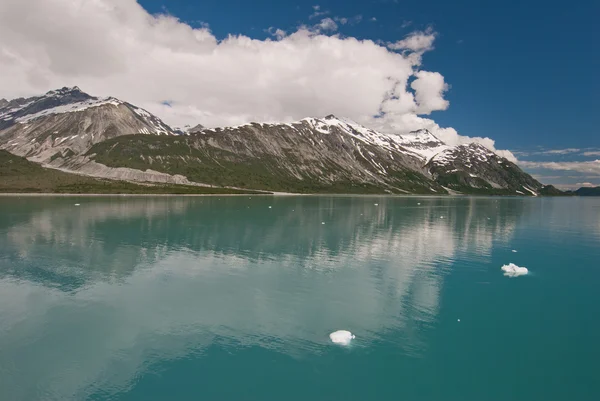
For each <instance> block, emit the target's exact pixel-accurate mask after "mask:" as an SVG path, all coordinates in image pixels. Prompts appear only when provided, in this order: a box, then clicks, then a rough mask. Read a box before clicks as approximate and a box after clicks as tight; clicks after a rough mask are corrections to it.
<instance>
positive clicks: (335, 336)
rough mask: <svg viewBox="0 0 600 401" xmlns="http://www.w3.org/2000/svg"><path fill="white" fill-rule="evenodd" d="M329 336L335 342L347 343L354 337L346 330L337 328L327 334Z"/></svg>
mask: <svg viewBox="0 0 600 401" xmlns="http://www.w3.org/2000/svg"><path fill="white" fill-rule="evenodd" d="M329 338H330V339H331V341H332V342H333V343H335V344H341V345H349V344H350V341H352V340H353V339H354V338H355V336H354V334H352V333H350V332H349V331H348V330H338V331H334V332H333V333H331V334H330V335H329Z"/></svg>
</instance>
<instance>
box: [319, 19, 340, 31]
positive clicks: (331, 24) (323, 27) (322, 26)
mask: <svg viewBox="0 0 600 401" xmlns="http://www.w3.org/2000/svg"><path fill="white" fill-rule="evenodd" d="M315 28H317V30H318V31H331V32H335V31H337V29H338V26H337V24H336V23H335V21H334V20H332V19H331V18H324V19H322V20H321V22H319V23H318V24H317V25H315Z"/></svg>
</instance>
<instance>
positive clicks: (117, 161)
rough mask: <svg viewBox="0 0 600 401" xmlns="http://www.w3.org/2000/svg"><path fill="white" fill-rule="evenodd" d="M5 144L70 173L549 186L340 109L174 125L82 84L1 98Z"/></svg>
mask: <svg viewBox="0 0 600 401" xmlns="http://www.w3.org/2000/svg"><path fill="white" fill-rule="evenodd" d="M0 149H6V150H8V151H9V152H11V153H14V154H16V155H21V156H26V157H27V158H28V159H30V160H32V161H36V162H40V163H43V164H44V165H46V166H50V167H52V168H56V169H62V170H63V171H71V172H77V173H80V174H87V175H91V176H96V177H105V178H111V179H125V180H128V181H150V182H157V181H158V182H163V183H179V184H190V183H203V184H210V185H220V186H233V187H241V188H253V189H264V190H272V191H289V192H304V193H306V192H326V193H421V194H447V193H448V192H449V191H450V192H459V193H482V194H512V195H537V194H540V193H541V190H542V188H543V186H542V184H540V183H539V182H537V181H536V180H534V179H533V178H532V177H531V176H529V175H528V174H526V173H524V172H523V171H522V170H521V169H519V167H518V166H516V165H515V164H513V163H511V162H509V161H508V160H506V159H504V158H502V157H500V156H498V155H496V154H495V153H493V152H491V151H489V150H488V149H486V148H484V147H483V146H481V145H478V144H468V145H460V146H449V145H447V144H445V143H443V142H442V141H440V140H439V139H438V138H436V137H435V136H434V135H432V134H431V133H430V132H429V131H427V130H419V131H415V132H412V133H410V134H407V135H394V134H384V133H380V132H377V131H374V130H371V129H368V128H366V127H363V126H361V125H359V124H357V123H355V122H353V121H350V120H347V119H344V118H338V117H335V116H333V115H330V116H327V117H325V118H305V119H303V120H300V121H297V122H293V123H285V124H284V123H281V124H261V123H251V124H245V125H241V126H237V127H228V128H211V129H206V128H204V127H202V126H201V125H197V126H195V127H193V128H190V127H185V129H172V128H170V127H168V126H167V125H166V124H164V123H163V122H162V121H161V120H160V119H159V118H157V117H155V116H153V115H151V114H150V113H148V112H147V111H145V110H143V109H140V108H137V107H135V106H133V105H131V104H129V103H127V102H123V101H121V100H118V99H115V98H104V99H101V98H96V97H92V96H90V95H87V94H85V93H83V92H81V91H80V90H79V89H78V88H63V89H60V90H57V91H51V92H48V93H47V94H45V95H43V96H39V97H33V98H29V99H15V100H12V101H10V102H8V101H5V102H3V103H0Z"/></svg>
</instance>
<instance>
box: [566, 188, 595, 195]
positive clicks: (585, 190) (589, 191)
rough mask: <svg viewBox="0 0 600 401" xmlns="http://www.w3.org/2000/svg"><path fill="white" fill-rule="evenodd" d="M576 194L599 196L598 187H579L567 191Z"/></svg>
mask: <svg viewBox="0 0 600 401" xmlns="http://www.w3.org/2000/svg"><path fill="white" fill-rule="evenodd" d="M569 192H570V193H572V194H573V195H577V196H600V187H581V188H579V189H578V190H576V191H569Z"/></svg>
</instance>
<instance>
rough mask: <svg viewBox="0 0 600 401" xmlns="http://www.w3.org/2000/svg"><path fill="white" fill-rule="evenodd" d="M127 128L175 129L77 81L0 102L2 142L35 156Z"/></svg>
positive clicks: (55, 154)
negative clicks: (92, 92) (84, 88)
mask: <svg viewBox="0 0 600 401" xmlns="http://www.w3.org/2000/svg"><path fill="white" fill-rule="evenodd" d="M128 134H156V135H175V133H174V131H173V130H172V129H171V128H170V127H169V126H168V125H166V124H165V123H163V122H162V121H161V120H160V119H159V118H157V117H155V116H153V115H152V114H150V113H148V112H147V111H146V110H144V109H141V108H138V107H135V106H133V105H131V104H129V103H127V102H123V101H121V100H118V99H115V98H112V97H108V98H97V97H93V96H90V95H88V94H87V93H84V92H82V91H81V90H80V89H79V88H78V87H73V88H62V89H58V90H54V91H50V92H48V93H46V94H45V95H43V96H37V97H31V98H27V99H24V98H19V99H15V100H11V101H10V102H7V103H6V104H5V105H4V106H3V107H0V138H1V139H0V147H1V148H3V149H6V150H8V151H10V152H11V153H14V154H17V155H20V156H26V157H27V158H29V159H30V160H34V161H39V162H46V161H49V160H51V159H52V158H60V157H67V156H71V155H76V154H80V153H83V152H85V151H87V150H88V149H89V148H90V147H91V146H92V145H93V144H95V143H99V142H102V141H104V140H106V139H110V138H114V137H116V136H119V135H128Z"/></svg>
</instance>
